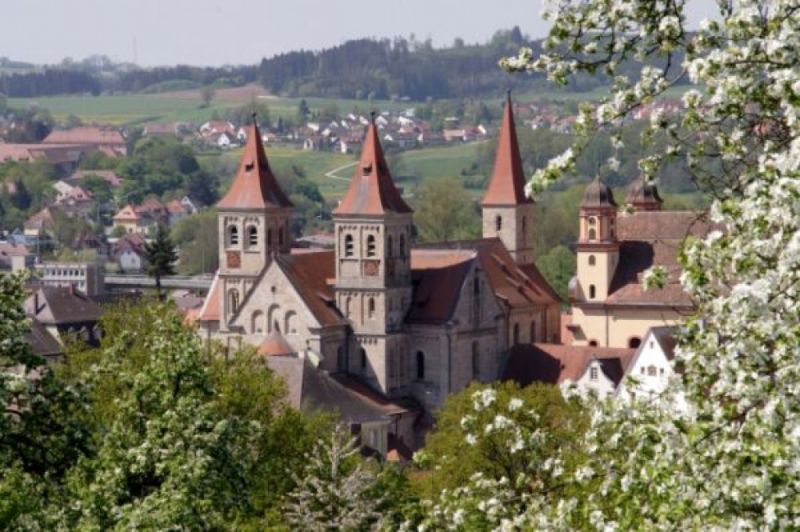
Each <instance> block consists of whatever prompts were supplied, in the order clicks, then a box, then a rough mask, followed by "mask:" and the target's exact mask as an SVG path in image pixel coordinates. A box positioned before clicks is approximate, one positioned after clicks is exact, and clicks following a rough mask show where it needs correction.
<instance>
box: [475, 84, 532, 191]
mask: <svg viewBox="0 0 800 532" xmlns="http://www.w3.org/2000/svg"><path fill="white" fill-rule="evenodd" d="M523 203H533V200H532V199H530V198H528V197H526V196H525V173H524V172H523V170H522V157H521V156H520V154H519V143H518V142H517V130H516V127H515V126H514V112H513V109H512V104H511V91H508V92H507V93H506V106H505V109H504V111H503V125H502V126H501V127H500V140H499V141H498V143H497V154H496V155H495V159H494V171H493V172H492V178H491V179H490V180H489V186H488V187H486V193H485V194H484V195H483V200H482V201H481V205H504V206H505V205H520V204H523Z"/></svg>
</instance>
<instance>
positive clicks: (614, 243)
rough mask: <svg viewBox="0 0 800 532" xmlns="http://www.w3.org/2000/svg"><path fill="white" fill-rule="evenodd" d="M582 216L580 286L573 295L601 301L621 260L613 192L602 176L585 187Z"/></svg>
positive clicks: (590, 300)
mask: <svg viewBox="0 0 800 532" xmlns="http://www.w3.org/2000/svg"><path fill="white" fill-rule="evenodd" d="M579 218H580V221H579V223H580V230H579V235H578V245H577V254H578V274H577V278H578V286H577V288H578V290H577V291H576V293H575V295H574V297H575V299H577V300H578V301H580V302H584V303H592V302H597V303H602V302H604V301H605V300H606V298H607V297H608V292H609V288H610V286H611V279H612V278H613V277H614V272H615V271H616V268H617V264H618V262H619V241H618V240H617V228H616V222H617V204H616V202H615V201H614V194H613V193H612V191H611V188H609V187H608V186H607V185H606V184H605V183H603V182H602V181H601V180H600V177H599V176H598V177H595V178H594V180H593V181H592V182H591V183H590V184H589V186H588V187H586V192H584V194H583V200H582V201H581V205H580V211H579Z"/></svg>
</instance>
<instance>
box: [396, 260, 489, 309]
mask: <svg viewBox="0 0 800 532" xmlns="http://www.w3.org/2000/svg"><path fill="white" fill-rule="evenodd" d="M475 259H476V253H475V252H474V251H472V250H452V249H444V250H440V249H412V250H411V270H412V273H411V279H412V282H413V285H414V292H413V297H412V300H411V306H410V308H409V310H408V314H407V316H406V320H407V321H409V322H412V323H444V322H446V321H448V320H450V319H451V318H452V317H453V313H454V312H455V309H456V303H458V298H459V292H460V290H461V287H462V286H463V285H464V279H465V278H466V275H467V273H468V272H469V270H470V267H471V266H472V264H473V263H474V262H475Z"/></svg>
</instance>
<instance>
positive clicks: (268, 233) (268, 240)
mask: <svg viewBox="0 0 800 532" xmlns="http://www.w3.org/2000/svg"><path fill="white" fill-rule="evenodd" d="M271 245H272V229H267V246H271Z"/></svg>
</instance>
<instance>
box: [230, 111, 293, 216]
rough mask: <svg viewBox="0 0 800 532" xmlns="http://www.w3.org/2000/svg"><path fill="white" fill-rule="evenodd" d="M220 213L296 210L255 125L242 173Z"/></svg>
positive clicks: (246, 150) (243, 158) (246, 149)
mask: <svg viewBox="0 0 800 532" xmlns="http://www.w3.org/2000/svg"><path fill="white" fill-rule="evenodd" d="M217 207H218V208H219V209H276V208H280V207H293V205H292V202H291V201H289V198H287V197H286V194H284V193H283V191H282V190H281V188H280V186H278V181H277V180H276V179H275V176H274V175H273V173H272V170H270V167H269V163H268V162H267V155H266V154H265V153H264V146H263V144H261V133H260V132H259V130H258V126H257V125H256V123H255V115H253V124H252V125H251V126H249V127H248V128H247V144H246V145H245V147H244V153H243V154H242V159H241V162H240V163H239V170H238V171H237V172H236V177H234V178H233V183H232V184H231V188H230V189H229V190H228V193H227V194H225V197H224V198H222V199H221V200H220V201H219V203H217Z"/></svg>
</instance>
